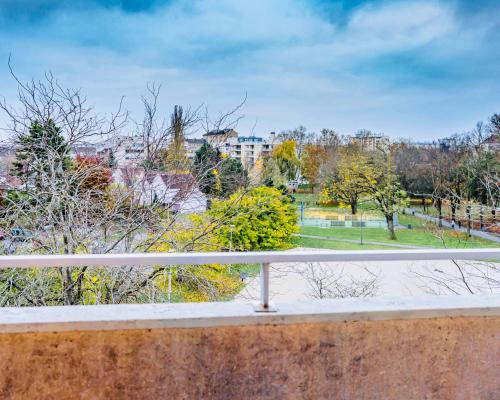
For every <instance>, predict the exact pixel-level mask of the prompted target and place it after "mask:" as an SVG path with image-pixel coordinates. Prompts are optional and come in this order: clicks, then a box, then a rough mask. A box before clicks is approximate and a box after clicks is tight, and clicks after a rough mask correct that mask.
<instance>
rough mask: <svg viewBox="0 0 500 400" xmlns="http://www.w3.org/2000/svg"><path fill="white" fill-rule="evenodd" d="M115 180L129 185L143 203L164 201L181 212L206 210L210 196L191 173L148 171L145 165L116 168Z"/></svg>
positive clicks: (173, 209) (113, 175) (174, 210)
mask: <svg viewBox="0 0 500 400" xmlns="http://www.w3.org/2000/svg"><path fill="white" fill-rule="evenodd" d="M112 179H113V182H114V183H117V184H119V185H123V186H125V187H126V188H128V189H129V190H130V192H131V193H133V199H134V201H135V202H137V203H139V204H141V205H151V204H153V203H157V204H162V205H164V206H165V207H166V208H167V209H168V210H170V211H173V212H178V213H181V214H192V213H201V212H204V211H206V209H207V197H206V196H205V194H203V193H202V192H201V191H200V189H199V187H198V182H197V181H196V179H195V178H194V177H193V175H191V174H166V173H158V172H150V173H148V174H146V172H145V171H144V169H143V168H137V167H130V166H128V167H122V168H117V169H115V170H114V171H113V174H112Z"/></svg>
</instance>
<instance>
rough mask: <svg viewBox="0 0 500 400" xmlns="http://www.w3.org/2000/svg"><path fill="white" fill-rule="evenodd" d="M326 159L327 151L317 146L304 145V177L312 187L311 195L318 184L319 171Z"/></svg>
mask: <svg viewBox="0 0 500 400" xmlns="http://www.w3.org/2000/svg"><path fill="white" fill-rule="evenodd" d="M324 157H325V149H324V148H323V147H322V146H319V145H317V144H312V143H307V144H306V145H304V153H303V154H302V176H303V177H304V178H306V179H307V181H308V182H309V184H310V185H311V193H314V187H315V186H316V185H317V184H318V180H319V169H320V166H321V163H322V162H323V160H324Z"/></svg>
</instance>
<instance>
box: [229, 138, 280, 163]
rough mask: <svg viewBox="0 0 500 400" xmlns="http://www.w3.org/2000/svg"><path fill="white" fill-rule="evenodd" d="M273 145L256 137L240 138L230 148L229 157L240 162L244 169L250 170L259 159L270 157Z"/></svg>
mask: <svg viewBox="0 0 500 400" xmlns="http://www.w3.org/2000/svg"><path fill="white" fill-rule="evenodd" d="M273 144H274V143H272V142H269V141H265V140H264V139H263V138H261V137H257V136H240V137H238V140H237V143H236V144H235V145H234V146H233V147H232V150H231V157H232V158H236V159H238V160H240V161H241V163H242V164H243V166H244V167H245V168H247V169H250V168H252V167H253V166H254V165H255V163H256V162H257V160H258V159H259V158H262V157H266V156H268V155H270V153H271V151H272V149H273Z"/></svg>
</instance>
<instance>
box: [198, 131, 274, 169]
mask: <svg viewBox="0 0 500 400" xmlns="http://www.w3.org/2000/svg"><path fill="white" fill-rule="evenodd" d="M203 137H204V138H205V139H206V141H207V142H208V143H209V144H211V145H212V146H214V147H217V148H218V149H219V150H220V151H221V152H222V153H225V154H227V155H228V156H229V157H231V158H234V159H237V160H240V161H241V163H242V164H243V166H244V167H245V168H246V169H251V168H253V166H254V165H255V163H256V162H257V160H258V159H260V158H262V157H266V156H268V155H269V154H270V153H271V151H272V149H273V146H274V132H271V134H270V138H269V139H268V140H265V139H264V138H262V137H258V136H255V135H250V136H239V134H238V132H236V131H235V130H233V129H223V130H217V131H211V132H208V133H205V134H204V135H203Z"/></svg>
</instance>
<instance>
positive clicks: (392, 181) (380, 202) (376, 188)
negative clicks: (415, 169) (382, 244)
mask: <svg viewBox="0 0 500 400" xmlns="http://www.w3.org/2000/svg"><path fill="white" fill-rule="evenodd" d="M377 164H378V165H377V172H378V177H377V179H376V180H375V181H374V182H373V185H372V186H371V188H370V192H371V197H372V199H373V200H374V201H375V204H376V206H377V208H378V210H379V211H380V212H381V213H382V214H383V215H384V217H385V221H386V222H387V229H388V231H389V239H391V240H396V239H397V237H396V232H395V229H394V214H396V213H398V212H400V211H402V210H403V209H404V207H407V206H408V196H407V194H406V192H405V191H404V190H403V189H402V188H401V185H400V183H399V180H398V177H397V175H396V172H395V169H394V167H393V163H392V154H391V153H383V155H382V156H381V157H380V159H378V163H377Z"/></svg>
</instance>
